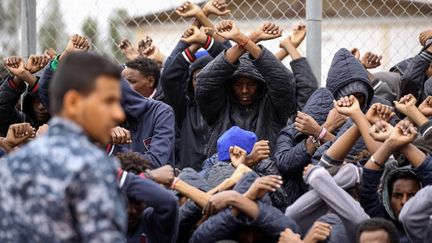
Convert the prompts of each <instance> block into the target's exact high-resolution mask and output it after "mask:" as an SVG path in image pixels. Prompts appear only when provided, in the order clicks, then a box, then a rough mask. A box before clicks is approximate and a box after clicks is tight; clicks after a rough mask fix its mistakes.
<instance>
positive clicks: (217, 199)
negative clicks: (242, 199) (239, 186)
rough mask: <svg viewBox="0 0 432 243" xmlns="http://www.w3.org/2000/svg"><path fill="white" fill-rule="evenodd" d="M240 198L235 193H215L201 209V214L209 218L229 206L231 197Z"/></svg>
mask: <svg viewBox="0 0 432 243" xmlns="http://www.w3.org/2000/svg"><path fill="white" fill-rule="evenodd" d="M236 196H241V195H240V194H239V193H238V192H236V191H223V192H219V193H216V194H215V195H213V196H211V197H210V200H209V201H208V202H207V204H206V205H205V206H204V208H203V214H204V215H207V216H210V215H213V214H215V213H217V212H218V211H220V210H222V209H225V208H227V207H228V206H229V204H230V202H231V200H232V198H233V197H236Z"/></svg>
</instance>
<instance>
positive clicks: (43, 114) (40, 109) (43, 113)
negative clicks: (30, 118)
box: [32, 99, 49, 122]
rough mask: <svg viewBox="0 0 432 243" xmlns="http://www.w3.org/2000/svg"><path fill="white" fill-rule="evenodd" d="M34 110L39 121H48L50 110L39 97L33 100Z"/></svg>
mask: <svg viewBox="0 0 432 243" xmlns="http://www.w3.org/2000/svg"><path fill="white" fill-rule="evenodd" d="M32 108H33V112H34V114H35V116H36V119H37V120H38V121H39V122H46V121H47V120H48V118H49V112H48V110H47V109H46V108H45V106H44V105H43V104H42V102H40V101H39V100H37V99H34V100H33V101H32Z"/></svg>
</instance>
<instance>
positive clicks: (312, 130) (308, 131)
mask: <svg viewBox="0 0 432 243" xmlns="http://www.w3.org/2000/svg"><path fill="white" fill-rule="evenodd" d="M294 127H295V129H296V130H297V131H299V132H301V133H303V134H305V135H307V136H314V137H318V135H319V134H320V132H321V129H322V128H321V126H320V125H319V124H318V123H317V122H316V121H315V119H313V117H311V116H309V115H308V114H306V113H303V112H301V111H299V112H297V116H296V118H295V122H294Z"/></svg>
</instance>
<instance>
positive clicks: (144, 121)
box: [114, 79, 175, 168]
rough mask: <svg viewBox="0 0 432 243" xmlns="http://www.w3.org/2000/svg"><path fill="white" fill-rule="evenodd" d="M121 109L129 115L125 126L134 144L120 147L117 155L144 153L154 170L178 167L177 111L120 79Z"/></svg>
mask: <svg viewBox="0 0 432 243" xmlns="http://www.w3.org/2000/svg"><path fill="white" fill-rule="evenodd" d="M121 89H122V99H121V106H122V107H123V110H124V111H125V113H126V116H127V118H126V122H125V124H123V127H124V128H126V129H128V130H129V131H130V132H131V136H132V143H131V144H124V145H117V146H116V148H115V150H114V154H115V153H117V152H123V151H125V150H132V151H134V152H139V153H141V154H142V155H143V156H144V158H146V159H147V160H149V161H150V162H151V163H152V166H153V167H154V168H157V167H161V166H163V165H166V164H170V165H172V166H175V156H174V142H175V130H174V123H175V121H174V120H175V119H174V112H173V110H172V108H171V107H170V106H168V105H167V104H165V103H163V102H160V101H156V100H151V99H147V98H145V97H143V96H142V95H140V94H138V93H137V92H135V91H134V90H133V89H132V88H131V87H130V86H129V84H128V82H127V81H126V80H124V79H122V80H121Z"/></svg>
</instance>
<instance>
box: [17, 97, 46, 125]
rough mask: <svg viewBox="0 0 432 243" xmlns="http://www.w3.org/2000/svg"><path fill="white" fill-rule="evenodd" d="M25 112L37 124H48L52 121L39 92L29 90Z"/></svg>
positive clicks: (24, 102)
mask: <svg viewBox="0 0 432 243" xmlns="http://www.w3.org/2000/svg"><path fill="white" fill-rule="evenodd" d="M23 111H24V113H25V114H27V115H28V116H29V117H30V118H31V119H32V120H33V122H35V123H36V124H44V123H47V122H48V120H49V119H50V117H51V116H50V114H49V112H48V109H47V108H46V107H45V106H44V105H43V104H42V102H41V100H40V99H39V96H38V93H37V92H31V91H30V90H27V93H26V94H25V96H24V100H23Z"/></svg>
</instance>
